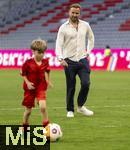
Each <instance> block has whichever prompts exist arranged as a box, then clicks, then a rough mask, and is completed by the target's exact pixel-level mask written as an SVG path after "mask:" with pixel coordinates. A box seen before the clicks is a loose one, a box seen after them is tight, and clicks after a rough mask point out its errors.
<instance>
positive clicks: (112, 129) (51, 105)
mask: <svg viewBox="0 0 130 150" xmlns="http://www.w3.org/2000/svg"><path fill="white" fill-rule="evenodd" d="M51 80H52V81H53V84H54V88H52V89H49V90H48V94H47V106H48V113H49V117H50V120H51V122H54V123H58V124H60V126H61V128H62V130H63V137H62V139H60V140H59V141H58V142H56V143H51V150H129V149H130V72H103V71H100V72H98V71H92V72H91V88H90V93H89V96H88V101H87V103H86V105H87V106H88V108H90V109H91V110H93V111H94V113H95V115H94V116H93V117H85V116H83V115H81V114H78V113H77V112H76V97H77V94H78V93H77V91H78V90H79V87H80V86H79V85H80V83H79V80H78V78H77V86H76V94H75V117H74V118H66V110H65V76H64V72H63V71H52V72H51ZM22 96H23V90H22V78H21V77H20V74H19V71H18V70H1V71H0V124H21V123H22V115H23V110H24V109H23V108H22V106H21V101H22ZM30 124H41V115H40V111H39V109H38V106H36V109H34V110H33V112H32V115H31V118H30Z"/></svg>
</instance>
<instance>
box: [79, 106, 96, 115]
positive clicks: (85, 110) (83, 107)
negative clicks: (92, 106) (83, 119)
mask: <svg viewBox="0 0 130 150" xmlns="http://www.w3.org/2000/svg"><path fill="white" fill-rule="evenodd" d="M77 112H78V113H82V114H84V115H86V116H92V115H93V114H94V112H93V111H91V110H89V109H87V108H86V107H85V106H82V107H78V108H77Z"/></svg>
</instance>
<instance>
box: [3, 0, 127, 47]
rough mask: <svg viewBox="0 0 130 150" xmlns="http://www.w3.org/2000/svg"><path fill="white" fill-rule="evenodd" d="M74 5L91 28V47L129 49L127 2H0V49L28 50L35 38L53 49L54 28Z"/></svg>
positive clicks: (15, 0) (122, 0)
mask: <svg viewBox="0 0 130 150" xmlns="http://www.w3.org/2000/svg"><path fill="white" fill-rule="evenodd" d="M75 2H78V3H80V4H81V6H82V13H81V18H82V19H84V20H86V21H88V22H89V23H90V24H91V26H92V28H93V31H94V33H95V39H96V40H95V48H104V47H105V46H106V45H110V46H111V47H112V48H129V47H130V40H129V39H130V0H48V1H47V0H0V47H1V49H8V48H15V49H16V48H28V47H29V44H30V42H31V41H32V40H33V39H35V38H37V37H42V38H45V39H46V40H47V41H48V47H49V48H50V49H54V48H55V39H56V33H57V29H58V27H59V26H60V25H61V23H63V22H64V21H65V19H66V18H67V17H68V16H67V12H68V6H69V5H70V4H71V3H75Z"/></svg>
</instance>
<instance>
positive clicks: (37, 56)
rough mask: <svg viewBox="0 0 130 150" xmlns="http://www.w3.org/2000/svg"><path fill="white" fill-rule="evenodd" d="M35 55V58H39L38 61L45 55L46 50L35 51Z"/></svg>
mask: <svg viewBox="0 0 130 150" xmlns="http://www.w3.org/2000/svg"><path fill="white" fill-rule="evenodd" d="M33 55H34V58H35V59H36V60H37V61H41V60H42V59H43V56H44V51H36V50H35V51H33Z"/></svg>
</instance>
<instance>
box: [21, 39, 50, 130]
mask: <svg viewBox="0 0 130 150" xmlns="http://www.w3.org/2000/svg"><path fill="white" fill-rule="evenodd" d="M31 49H32V53H33V56H34V57H33V58H31V59H29V60H27V61H26V62H25V63H24V64H23V66H22V72H21V75H22V76H23V79H24V83H23V89H24V99H23V102H22V105H23V106H25V111H24V114H23V127H25V128H26V127H27V126H29V116H30V114H31V111H32V107H34V106H35V104H34V102H35V98H36V99H37V103H38V104H39V108H40V111H41V114H42V118H43V120H42V125H43V126H44V127H45V126H46V125H47V124H48V123H49V119H48V114H47V110H46V90H47V87H48V85H49V84H51V83H50V79H49V73H50V68H49V63H48V59H43V56H44V52H45V50H46V49H47V43H46V42H45V41H44V40H42V39H37V40H33V41H32V43H31Z"/></svg>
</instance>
